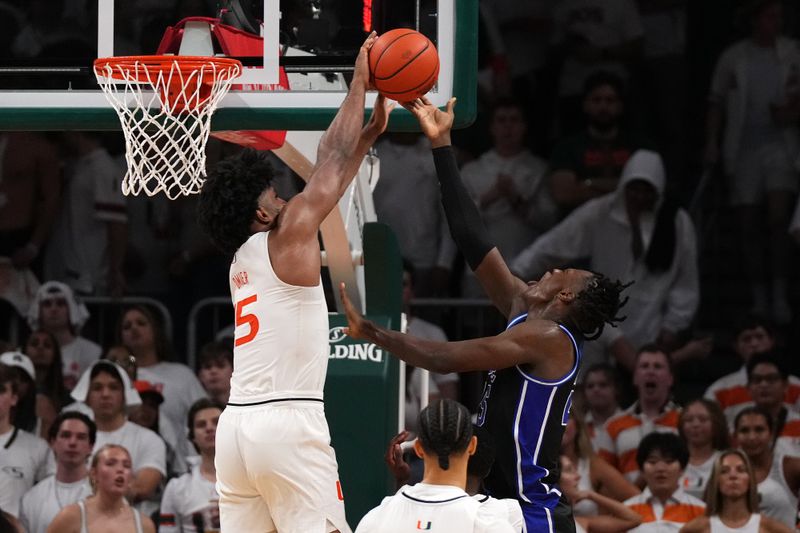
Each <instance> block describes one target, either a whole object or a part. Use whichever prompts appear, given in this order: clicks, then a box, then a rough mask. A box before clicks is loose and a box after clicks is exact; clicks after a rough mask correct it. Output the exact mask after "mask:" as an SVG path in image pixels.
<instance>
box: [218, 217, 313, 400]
mask: <svg viewBox="0 0 800 533" xmlns="http://www.w3.org/2000/svg"><path fill="white" fill-rule="evenodd" d="M268 238H269V232H259V233H256V234H254V235H252V236H251V237H250V238H249V239H248V240H247V242H245V243H244V244H243V245H242V246H241V247H240V248H239V249H238V250H237V251H236V255H235V256H234V258H233V262H232V263H231V269H230V288H231V299H232V300H233V305H234V311H235V313H236V329H235V340H234V348H233V375H232V376H231V394H230V401H229V403H231V404H240V405H241V404H245V405H246V404H251V403H266V402H269V401H272V400H286V399H295V398H296V399H315V400H322V389H323V387H324V385H325V374H326V372H327V369H328V306H327V304H326V303H325V294H324V293H323V290H322V282H321V280H320V283H319V284H318V285H316V286H314V287H298V286H294V285H289V284H287V283H284V282H283V281H281V280H280V279H278V276H276V275H275V272H274V271H273V269H272V263H271V262H270V258H269V250H268V248H267V239H268Z"/></svg>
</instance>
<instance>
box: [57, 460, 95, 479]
mask: <svg viewBox="0 0 800 533" xmlns="http://www.w3.org/2000/svg"><path fill="white" fill-rule="evenodd" d="M87 475H89V474H88V470H86V465H85V464H80V465H66V464H63V463H59V464H58V466H57V467H56V480H57V481H60V482H61V483H75V482H76V481H80V480H82V479H85V478H86V476H87Z"/></svg>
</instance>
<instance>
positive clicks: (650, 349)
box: [633, 342, 675, 375]
mask: <svg viewBox="0 0 800 533" xmlns="http://www.w3.org/2000/svg"><path fill="white" fill-rule="evenodd" d="M643 353H660V354H664V358H665V359H666V360H667V366H668V367H669V371H670V372H671V373H672V374H673V375H674V374H675V368H674V367H673V364H672V354H671V353H670V352H669V350H667V349H666V348H664V346H662V345H660V344H657V343H655V342H648V343H647V344H645V345H644V346H642V347H641V348H639V349H638V350H636V358H635V359H634V360H633V365H634V366H636V365H637V364H638V363H639V359H641V357H642V354H643Z"/></svg>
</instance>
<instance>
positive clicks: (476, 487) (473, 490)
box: [464, 475, 483, 496]
mask: <svg viewBox="0 0 800 533" xmlns="http://www.w3.org/2000/svg"><path fill="white" fill-rule="evenodd" d="M482 481H483V480H482V479H481V478H479V477H478V476H470V475H468V476H467V487H466V488H465V489H464V490H465V491H466V493H467V494H469V495H470V496H475V495H476V494H478V493H479V492H480V491H481V482H482Z"/></svg>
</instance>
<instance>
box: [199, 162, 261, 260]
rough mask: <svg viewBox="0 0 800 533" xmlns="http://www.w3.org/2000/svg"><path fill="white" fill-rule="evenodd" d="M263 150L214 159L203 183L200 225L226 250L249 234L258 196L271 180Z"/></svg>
mask: <svg viewBox="0 0 800 533" xmlns="http://www.w3.org/2000/svg"><path fill="white" fill-rule="evenodd" d="M272 177H273V171H272V166H271V165H270V164H269V161H267V160H266V156H265V154H263V153H261V152H257V151H255V150H252V149H248V150H244V151H243V152H241V153H240V154H238V155H235V156H233V157H229V158H227V159H223V160H222V161H220V162H219V163H217V165H216V167H214V170H212V171H211V172H210V174H209V176H208V179H206V181H205V183H203V188H202V189H201V190H200V200H199V203H198V206H197V220H198V223H199V224H200V228H201V229H202V230H203V232H205V234H206V235H208V236H209V238H210V239H211V241H212V242H213V243H214V245H216V246H217V247H218V248H219V249H220V250H222V251H223V252H225V253H226V254H231V255H232V254H233V253H234V252H236V250H238V249H239V247H240V246H241V245H242V244H244V242H245V241H247V239H248V238H250V235H251V231H250V224H251V223H252V222H253V217H255V213H256V209H257V208H258V198H259V196H261V193H262V192H264V190H265V189H266V188H267V187H269V186H270V185H271V184H272Z"/></svg>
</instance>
